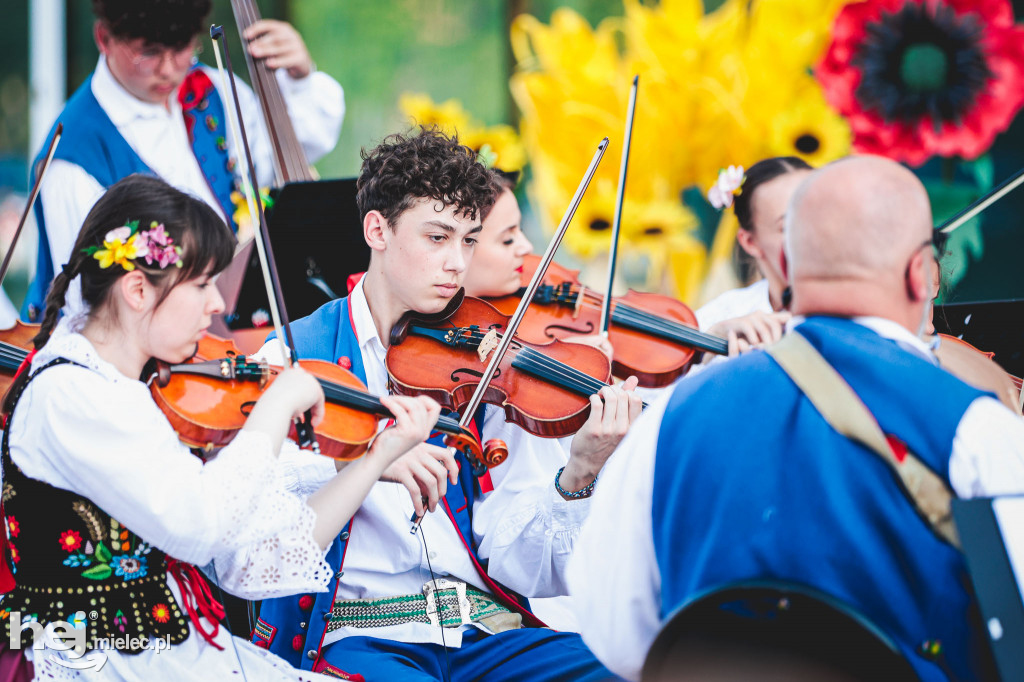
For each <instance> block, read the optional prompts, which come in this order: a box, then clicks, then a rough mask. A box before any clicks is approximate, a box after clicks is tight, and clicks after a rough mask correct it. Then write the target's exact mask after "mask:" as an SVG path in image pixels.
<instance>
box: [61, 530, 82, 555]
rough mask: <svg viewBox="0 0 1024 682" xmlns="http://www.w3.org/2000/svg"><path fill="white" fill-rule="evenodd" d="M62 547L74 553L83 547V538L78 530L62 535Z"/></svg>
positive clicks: (67, 531) (65, 532)
mask: <svg viewBox="0 0 1024 682" xmlns="http://www.w3.org/2000/svg"><path fill="white" fill-rule="evenodd" d="M60 546H61V547H63V548H64V550H65V551H68V552H73V551H75V550H76V549H78V548H79V547H81V546H82V536H81V535H79V534H78V531H76V530H66V531H64V532H63V533H61V534H60Z"/></svg>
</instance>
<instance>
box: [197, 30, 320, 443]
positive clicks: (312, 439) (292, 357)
mask: <svg viewBox="0 0 1024 682" xmlns="http://www.w3.org/2000/svg"><path fill="white" fill-rule="evenodd" d="M210 38H212V39H213V47H214V51H215V52H216V54H217V65H218V66H220V65H221V62H220V42H219V41H220V40H222V39H223V38H224V27H223V26H211V27H210ZM224 61H225V62H226V63H227V69H226V71H227V73H228V80H229V81H230V82H231V96H232V98H233V99H234V103H235V116H236V120H237V122H238V130H239V132H240V133H241V136H242V148H243V150H244V151H245V161H246V166H247V169H248V172H249V182H250V183H251V186H252V187H253V188H256V187H259V183H258V182H257V180H256V167H255V166H254V165H253V162H252V152H251V151H250V149H249V139H248V136H247V135H246V133H245V121H244V120H243V119H242V106H241V104H240V103H239V101H238V87H237V85H236V83H235V74H234V71H232V68H231V52H230V50H228V46H227V44H225V45H224ZM254 203H255V204H256V211H257V212H256V215H254V216H253V218H254V221H253V227H254V229H255V231H256V239H255V241H256V251H257V253H258V254H259V258H260V266H261V269H262V270H263V283H264V286H266V288H267V299H268V301H267V302H268V304H269V307H270V316H271V318H272V319H273V321H274V330H275V331H276V332H277V340H278V343H279V344H280V346H281V357H283V358H287V359H288V361H289V365H290V366H291V367H297V366H298V362H299V356H298V353H296V351H295V342H294V340H293V339H292V329H291V325H290V324H289V322H288V310H287V309H286V308H285V304H284V296H283V295H282V294H281V280H280V279H279V278H278V275H277V264H276V263H275V262H274V250H273V248H272V247H271V245H270V235H269V234H268V233H267V217H266V215H265V214H264V212H263V202H262V201H260V200H259V199H257V200H256V201H255V202H254ZM256 218H258V219H256ZM282 330H283V332H284V333H283V334H282ZM285 340H287V345H285ZM295 433H296V438H297V440H298V443H299V445H300V446H301V447H311V448H312V449H313V452H317V453H319V452H320V446H319V444H318V443H317V442H316V434H314V433H313V426H312V423H311V413H310V411H309V410H307V411H306V415H305V417H304V418H303V419H301V420H296V422H295Z"/></svg>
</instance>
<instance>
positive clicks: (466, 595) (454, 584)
mask: <svg viewBox="0 0 1024 682" xmlns="http://www.w3.org/2000/svg"><path fill="white" fill-rule="evenodd" d="M500 614H509V615H512V616H515V618H516V619H517V624H516V625H514V626H513V627H519V625H518V617H519V616H518V614H513V613H512V612H511V611H510V610H509V609H508V608H506V607H504V606H502V605H501V604H499V603H498V602H496V601H495V600H494V597H492V596H491V595H490V594H488V593H486V592H483V591H481V590H478V589H477V588H475V587H473V586H472V585H467V584H466V583H464V582H462V581H461V580H447V579H444V578H442V579H438V580H432V581H430V582H428V583H427V584H425V585H424V586H423V592H422V593H421V594H410V595H406V596H402V597H385V598H383V599H338V600H336V601H335V602H334V608H332V609H331V611H330V613H329V614H328V617H329V620H328V622H327V631H328V632H332V631H334V630H338V629H340V628H379V627H387V626H390V625H403V624H405V623H429V624H431V625H440V626H441V627H446V628H455V627H459V626H461V625H468V624H470V623H476V622H478V621H482V620H484V619H488V618H491V617H492V616H496V615H500ZM484 625H486V626H488V628H489V629H491V630H493V631H500V630H507V629H512V627H498V628H495V627H493V626H492V624H491V623H487V622H485V623H484Z"/></svg>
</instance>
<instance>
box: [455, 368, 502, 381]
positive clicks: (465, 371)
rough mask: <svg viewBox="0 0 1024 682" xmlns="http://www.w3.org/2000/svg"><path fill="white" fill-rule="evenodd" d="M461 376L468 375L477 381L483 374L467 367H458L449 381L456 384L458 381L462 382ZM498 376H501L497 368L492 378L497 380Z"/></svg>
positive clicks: (499, 369)
mask: <svg viewBox="0 0 1024 682" xmlns="http://www.w3.org/2000/svg"><path fill="white" fill-rule="evenodd" d="M461 374H468V375H469V376H471V377H476V378H477V379H479V378H480V377H482V376H483V375H484V373H483V372H478V371H476V370H475V369H469V368H468V367H460V368H459V369H457V370H455V371H454V372H452V373H451V380H452V381H454V382H456V383H458V382H459V381H461V380H462V377H461V376H460V375H461ZM500 376H501V367H499V368H498V369H497V370H495V372H494V378H495V379H497V378H498V377H500Z"/></svg>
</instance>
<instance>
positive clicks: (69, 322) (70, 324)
mask: <svg viewBox="0 0 1024 682" xmlns="http://www.w3.org/2000/svg"><path fill="white" fill-rule="evenodd" d="M84 324H85V316H83V315H78V316H74V317H68V316H65V317H62V318H61V319H60V320H59V321H58V322H57V326H56V327H54V330H53V333H52V334H51V335H50V338H49V339H48V340H47V342H46V345H45V346H43V347H42V348H41V349H39V352H38V353H36V355H35V357H33V358H32V370H33V371H35V370H38V369H39V368H40V367H42V366H43V365H45V364H46V363H48V362H50V361H52V360H55V359H57V358H67V359H68V360H71V361H73V362H76V363H78V364H79V365H83V366H85V367H87V368H89V369H91V370H93V371H94V372H97V373H99V374H100V375H101V376H103V377H104V378H105V379H107V380H109V381H115V382H122V381H137V380H133V379H130V378H129V377H126V376H125V375H124V374H121V372H120V370H118V369H117V367H115V366H114V365H112V364H111V363H109V362H107V361H106V360H104V359H103V358H101V357H100V355H99V353H97V352H96V348H94V347H93V345H92V343H90V342H89V339H87V338H85V337H84V336H82V334H81V333H80V330H81V329H82V327H83V326H84Z"/></svg>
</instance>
